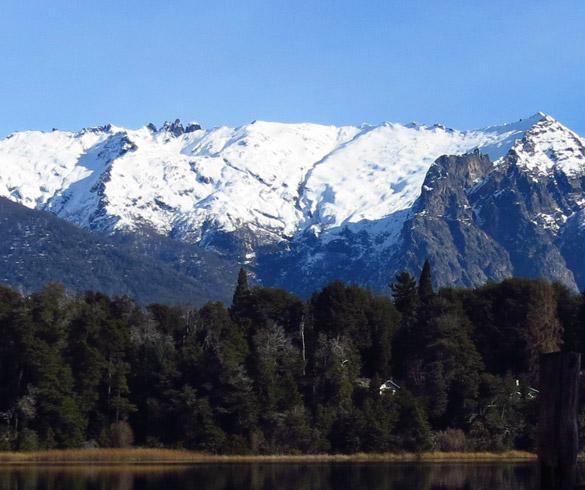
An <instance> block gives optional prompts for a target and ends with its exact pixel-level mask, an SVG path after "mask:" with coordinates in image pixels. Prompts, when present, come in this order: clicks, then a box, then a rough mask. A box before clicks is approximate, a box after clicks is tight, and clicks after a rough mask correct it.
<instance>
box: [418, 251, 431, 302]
mask: <svg viewBox="0 0 585 490" xmlns="http://www.w3.org/2000/svg"><path fill="white" fill-rule="evenodd" d="M433 294H434V292H433V278H432V275H431V264H430V262H429V259H425V262H424V264H423V268H422V271H421V273H420V278H419V280H418V295H419V297H420V299H421V300H422V301H428V300H429V299H430V298H431V297H432V296H433Z"/></svg>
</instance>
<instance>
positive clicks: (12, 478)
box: [0, 463, 536, 490]
mask: <svg viewBox="0 0 585 490" xmlns="http://www.w3.org/2000/svg"><path fill="white" fill-rule="evenodd" d="M535 487H536V465H535V464H534V463H523V464H517V463H510V464H502V463H489V464H481V463H480V464H478V463H468V464H443V463H441V464H433V463H425V464H414V463H409V464H387V463H386V464H381V463H373V464H361V463H360V464H310V465H301V464H242V465H239V464H238V465H235V464H231V465H207V464H206V465H194V466H193V465H192V466H182V465H181V466H173V465H167V466H89V467H88V466H83V467H80V466H33V467H30V466H27V467H16V466H11V467H6V466H5V467H0V490H41V489H42V490H163V489H164V490H175V489H182V490H196V489H197V490H200V489H209V490H273V489H278V490H293V489H294V490H333V489H336V490H337V489H364V490H365V489H367V490H382V489H384V490H389V489H392V490H407V489H408V490H412V489H421V490H433V489H434V490H446V489H473V490H482V489H485V490H488V489H490V490H494V489H534V488H535Z"/></svg>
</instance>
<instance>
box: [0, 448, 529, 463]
mask: <svg viewBox="0 0 585 490" xmlns="http://www.w3.org/2000/svg"><path fill="white" fill-rule="evenodd" d="M532 461H536V455H535V454H534V453H529V452H525V451H505V452H498V453H496V452H426V453H418V454H417V453H357V454H300V455H288V454H282V455H280V454H277V455H219V454H207V453H201V452H195V451H184V450H174V449H150V448H129V449H64V450H48V451H32V452H0V466H9V465H22V466H35V465H55V464H57V465H88V466H98V465H99V466H102V465H108V466H128V465H196V464H253V463H255V464H322V463H492V462H502V463H521V462H532Z"/></svg>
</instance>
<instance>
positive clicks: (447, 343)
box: [0, 263, 585, 454]
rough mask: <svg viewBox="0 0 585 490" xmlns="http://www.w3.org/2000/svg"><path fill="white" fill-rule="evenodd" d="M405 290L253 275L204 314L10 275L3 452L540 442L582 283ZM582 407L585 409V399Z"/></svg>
mask: <svg viewBox="0 0 585 490" xmlns="http://www.w3.org/2000/svg"><path fill="white" fill-rule="evenodd" d="M390 292H391V296H390V295H389V296H388V297H384V296H377V295H375V294H373V293H372V292H370V291H368V290H366V289H362V288H360V287H358V286H353V285H352V286H350V285H345V284H343V283H340V282H334V283H332V284H330V285H329V286H327V287H325V288H324V289H323V290H321V291H318V292H316V293H315V294H314V295H313V296H312V297H311V299H310V300H309V301H307V302H304V301H302V300H300V299H299V298H298V297H295V296H293V295H291V294H289V293H287V292H285V291H283V290H278V289H270V288H262V287H250V286H249V285H248V279H247V275H246V272H245V271H243V270H242V271H241V272H240V276H239V278H238V283H237V286H236V289H235V293H234V298H233V304H232V305H231V306H230V307H229V308H226V307H225V306H224V305H223V304H221V303H209V304H207V305H205V306H203V307H202V308H201V309H187V308H182V307H171V306H166V305H161V304H152V305H150V306H148V307H146V308H142V307H140V306H139V305H138V304H137V303H135V302H134V301H132V300H131V299H129V298H126V297H119V298H110V297H108V296H105V295H103V294H100V293H95V292H87V293H85V294H82V295H71V294H68V293H67V292H66V291H65V290H64V289H63V287H62V286H59V285H55V284H50V285H47V286H46V287H45V288H44V289H43V290H42V291H40V292H39V293H37V294H34V295H32V296H27V297H25V296H23V295H21V294H19V293H18V292H16V291H14V290H12V289H10V288H7V287H0V449H2V450H33V449H42V448H65V447H81V446H90V447H91V446H101V447H121V446H128V445H132V444H136V445H143V446H153V447H159V446H160V447H162V446H164V447H181V448H189V449H197V450H204V451H211V452H221V453H242V454H244V453H300V452H302V453H317V452H319V453H321V452H335V453H337V452H358V451H376V452H381V451H423V450H431V449H438V450H504V449H511V448H516V449H528V450H530V449H533V448H534V444H535V424H536V397H537V395H538V392H537V390H538V382H537V379H538V373H537V370H538V356H539V354H540V353H541V352H550V351H555V350H558V349H571V350H582V348H583V345H584V343H585V329H584V328H583V327H582V326H583V325H584V324H585V303H584V301H583V298H582V297H581V295H578V294H575V293H573V292H571V291H569V290H568V289H566V288H564V287H563V286H560V285H558V284H549V283H548V282H545V281H541V280H523V279H510V280H506V281H503V282H501V283H498V284H488V285H486V286H483V287H480V288H477V289H441V290H440V291H438V292H435V291H433V288H432V281H431V271H430V267H429V266H428V263H427V264H425V267H424V268H423V271H422V274H421V276H420V278H419V280H418V281H416V280H415V279H414V278H413V277H412V276H410V275H409V274H408V273H402V274H400V275H399V276H398V277H396V278H395V280H394V281H393V283H392V284H391V290H390ZM582 419H583V420H584V421H585V412H584V413H583V417H582Z"/></svg>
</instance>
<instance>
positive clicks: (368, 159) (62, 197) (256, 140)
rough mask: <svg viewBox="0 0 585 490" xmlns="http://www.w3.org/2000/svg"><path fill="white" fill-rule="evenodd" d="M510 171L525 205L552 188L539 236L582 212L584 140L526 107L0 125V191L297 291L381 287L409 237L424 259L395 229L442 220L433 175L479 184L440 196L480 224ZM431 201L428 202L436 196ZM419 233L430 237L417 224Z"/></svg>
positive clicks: (459, 280) (476, 277) (539, 219)
mask: <svg viewBox="0 0 585 490" xmlns="http://www.w3.org/2000/svg"><path fill="white" fill-rule="evenodd" d="M476 151H477V152H479V153H481V154H485V155H487V160H485V161H483V160H482V162H483V163H481V164H477V162H475V163H473V162H471V160H470V159H469V158H468V159H467V160H466V161H463V163H462V162H459V163H458V165H464V166H465V165H468V166H470V168H471V167H473V168H475V167H477V169H476V173H473V172H471V170H469V172H468V173H467V174H465V175H463V173H465V172H460V171H459V170H458V171H456V172H455V174H458V175H459V174H461V175H459V177H460V179H459V180H457V179H455V180H453V179H452V178H451V177H449V178H448V179H447V180H449V179H450V180H449V182H450V183H449V186H448V189H447V188H445V187H444V186H443V187H441V185H439V184H438V182H439V181H441V179H445V178H446V177H447V176H448V172H454V170H453V169H451V170H448V169H446V167H445V168H444V166H443V167H442V166H441V163H440V161H439V160H437V159H439V157H441V156H443V155H466V154H469V153H473V152H476ZM435 161H437V162H439V163H434V162H435ZM465 162H467V163H465ZM486 162H487V163H486ZM458 168H459V167H458ZM441 172H443V173H441ZM470 172H471V173H470ZM514 173H516V174H518V175H522V176H524V177H523V178H524V179H525V181H526V185H525V187H522V188H521V189H520V188H519V192H520V193H521V195H520V196H517V197H518V199H520V200H521V201H522V202H523V203H524V204H526V206H527V207H528V208H530V209H532V208H534V202H535V195H537V196H538V197H539V198H542V192H544V191H543V189H545V190H547V192H548V190H550V188H551V185H550V184H551V182H553V181H554V182H556V183H557V184H558V185H557V190H556V191H554V192H552V191H551V192H552V194H551V196H553V197H551V198H550V199H552V201H550V199H549V201H550V202H548V201H547V205H546V206H539V210H538V212H536V211H535V210H534V209H532V211H531V212H530V213H528V215H529V219H530V222H534V226H536V227H537V228H538V229H539V230H544V231H543V232H546V233H548V234H550V235H551V237H553V238H554V240H557V238H558V239H559V240H560V239H561V238H560V237H561V236H563V229H564V227H565V225H566V224H567V223H569V222H570V221H571V220H574V219H577V218H575V217H576V216H582V215H584V213H585V212H583V213H582V212H581V210H582V209H583V208H585V192H584V190H583V188H582V187H581V185H580V184H579V183H580V181H581V180H582V179H581V177H582V176H583V175H584V173H585V142H584V140H583V139H582V138H580V137H579V136H578V135H576V134H575V133H573V132H572V131H570V130H569V129H567V128H566V127H564V126H563V125H562V124H560V123H559V122H557V121H555V120H554V119H553V118H551V117H550V116H547V115H544V114H542V113H538V114H535V115H534V116H532V117H530V118H527V119H524V120H520V121H518V122H516V123H512V124H507V125H502V126H493V127H488V128H485V129H479V130H469V131H459V130H454V129H449V128H445V127H444V126H441V125H433V126H427V125H421V124H414V123H412V124H393V123H383V124H379V125H362V126H359V127H355V126H346V127H335V126H324V125H317V124H281V123H271V122H262V121H255V122H253V123H250V124H247V125H245V126H242V127H239V128H228V127H219V128H214V129H209V130H206V129H203V128H201V126H200V125H199V124H196V123H191V124H188V125H185V126H184V125H182V124H181V123H180V122H179V121H175V122H173V123H165V124H164V125H163V126H162V127H161V128H156V127H155V126H154V125H152V124H149V125H147V126H145V127H143V128H140V129H137V130H129V129H124V128H119V127H115V126H112V125H106V126H103V127H98V128H91V129H84V130H82V131H80V132H77V133H73V132H64V131H57V130H54V131H51V132H38V131H26V132H18V133H13V134H11V135H9V136H8V137H6V138H5V139H3V140H0V196H5V197H7V198H9V199H11V200H13V201H15V202H17V203H20V204H23V205H25V206H27V207H29V208H36V209H42V210H47V211H50V212H52V213H54V214H56V215H57V216H59V217H61V218H64V219H66V220H68V221H70V222H73V223H75V224H77V225H79V226H81V227H82V228H86V229H89V230H99V231H105V232H117V231H124V232H138V231H143V230H148V231H151V232H155V233H157V234H160V235H164V236H168V237H171V238H174V239H177V240H181V241H186V242H189V243H196V244H199V245H200V246H203V247H206V248H213V249H216V250H219V251H221V252H223V253H224V254H227V255H231V256H233V258H234V259H235V260H238V261H240V262H248V263H250V265H251V266H253V267H256V269H257V274H258V277H259V279H260V280H262V281H264V282H265V283H270V284H280V285H288V286H289V287H291V288H292V289H296V290H299V291H304V292H307V291H308V290H309V288H311V289H313V288H314V287H316V286H317V285H320V284H321V283H322V280H328V279H332V278H334V277H336V276H340V277H342V278H344V279H346V280H357V281H360V282H365V283H367V284H370V285H373V286H375V287H381V286H382V285H384V284H386V283H387V282H388V280H389V279H390V278H391V277H392V274H393V273H394V272H395V269H397V268H400V267H401V265H403V266H404V267H408V268H410V269H413V270H415V269H416V268H417V267H418V261H419V260H420V254H421V253H423V252H424V253H426V254H428V255H430V257H431V261H433V260H435V261H437V260H436V259H435V257H434V256H433V253H434V252H433V251H432V250H431V249H432V247H431V248H429V247H426V248H425V247H422V248H421V252H420V253H414V252H413V250H414V249H415V248H416V247H417V246H419V248H420V243H417V244H416V246H415V245H413V244H412V243H410V241H409V237H410V236H411V235H412V234H411V235H409V234H408V230H409V229H410V228H409V227H412V226H413V223H414V222H418V221H417V219H416V218H417V217H420V216H425V215H426V216H427V217H431V216H434V217H435V218H437V219H441V220H443V221H444V222H446V221H448V220H449V219H452V217H451V218H450V217H449V216H451V215H448V213H447V214H446V212H444V213H443V214H441V213H439V214H437V209H436V207H435V208H433V207H432V206H431V204H430V203H432V202H435V201H436V200H437V198H436V195H437V192H439V191H438V189H440V188H441V189H443V190H442V191H440V192H441V193H442V194H440V196H441V199H443V198H445V195H448V194H449V192H451V191H452V190H453V189H455V188H457V189H458V190H457V192H458V193H459V194H461V193H463V194H462V195H465V196H468V195H470V196H471V195H473V196H481V199H480V198H479V197H478V198H477V199H476V200H475V199H471V200H469V199H468V201H469V202H463V200H462V199H455V200H453V203H458V205H461V206H467V207H462V208H461V209H467V210H468V212H466V214H465V216H463V217H461V216H459V215H458V214H457V217H456V218H455V219H456V220H459V219H461V220H462V221H461V223H465V222H466V220H467V221H469V222H470V223H474V225H477V226H478V227H479V229H480V230H481V233H486V234H488V235H489V233H490V232H489V230H487V229H484V227H483V224H485V223H488V222H489V216H488V217H486V216H485V214H486V213H487V211H486V209H488V207H487V204H485V203H487V202H488V201H489V199H490V198H491V199H492V201H490V202H491V203H492V205H496V204H493V203H494V202H496V201H497V199H498V196H502V195H504V194H506V192H507V188H506V187H505V185H506V183H509V176H510V175H511V174H514ZM461 179H462V180H461ZM498 179H499V180H498ZM506 179H507V180H506ZM496 180H497V181H498V185H495V184H494V182H495V181H496ZM534 182H541V183H543V187H542V189H541V188H539V189H531V188H530V185H532V184H531V183H534ZM517 184H518V182H515V184H514V185H517ZM518 185H519V184H518ZM523 185H524V181H523ZM490 186H491V187H490ZM485 189H491V190H493V193H492V194H489V192H488V191H485ZM433 191H434V194H433ZM524 191H525V193H524V194H522V192H524ZM486 192H487V195H486V194H485V193H486ZM555 192H556V193H555ZM429 193H430V194H433V196H434V197H433V199H429V195H430V194H429ZM495 193H499V194H495ZM539 193H540V194H539ZM459 197H461V196H459ZM451 198H452V199H454V198H453V197H452V196H451ZM553 201H554V202H553ZM441 203H442V204H441V205H438V204H437V203H436V202H435V204H434V205H433V206H439V208H441V206H443V207H445V206H447V204H448V203H445V202H443V201H441ZM453 203H452V204H451V211H452V210H453V205H454V204H453ZM498 205H499V204H498ZM510 205H512V204H510ZM447 207H448V206H447ZM433 213H434V214H433ZM429 219H430V218H429ZM527 219H528V218H527ZM419 221H420V220H419ZM427 221H428V220H427ZM582 221H583V220H581V223H582ZM510 226H512V225H510ZM411 231H412V230H411ZM425 236H426V237H427V238H428V239H430V238H431V237H430V235H429V236H427V235H425V234H423V235H421V238H420V239H423V238H424V237H425ZM490 236H491V235H490ZM547 236H548V235H547ZM435 238H436V237H435ZM492 238H493V237H492ZM493 239H494V240H495V243H496V244H497V245H498V246H499V247H501V248H502V250H503V251H502V254H504V255H505V254H506V253H508V252H507V248H506V245H505V244H501V243H500V241H499V240H498V239H495V238H493ZM551 239H552V238H551ZM554 240H553V241H554ZM465 246H466V245H465V243H463V244H459V245H457V247H459V248H457V254H459V255H461V257H464V259H461V260H455V261H454V262H453V264H451V265H450V267H455V268H457V267H459V268H461V267H465V264H466V261H467V258H465V257H467V255H466V253H468V252H465ZM461 247H463V248H461ZM451 253H453V251H451ZM504 255H502V256H504ZM561 255H562V254H561ZM457 256H458V255H456V257H457ZM407 257H412V259H409V260H406V258H407ZM390 258H391V259H390ZM502 260H503V259H502ZM500 262H501V260H500ZM509 262H510V265H509V266H505V267H504V266H501V263H500V266H501V267H499V268H498V267H495V268H494V270H497V271H499V272H497V273H491V272H490V270H491V269H490V268H489V267H487V266H486V267H483V268H482V266H481V264H479V265H477V266H474V267H477V268H478V270H481V271H482V272H481V273H479V272H478V273H476V274H467V275H466V274H450V275H446V276H445V280H443V278H442V276H441V274H439V276H438V278H437V279H438V282H439V283H441V284H446V283H456V284H472V283H473V284H475V283H477V282H480V281H483V280H485V279H486V278H499V277H500V276H502V277H503V276H505V275H511V274H514V273H516V272H517V271H516V270H515V268H514V266H513V264H512V262H513V260H511V259H510V260H509ZM567 267H568V266H567ZM547 274H548V273H547ZM557 276H559V277H560V278H561V279H562V280H565V282H566V283H568V284H570V285H571V286H574V285H575V281H574V278H571V277H569V276H567V275H566V274H564V275H563V274H560V275H559V274H557V275H555V274H548V277H555V278H558V277H557ZM316 277H317V278H319V281H318V283H319V284H316V283H315V278H316ZM291 285H292V286H291Z"/></svg>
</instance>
